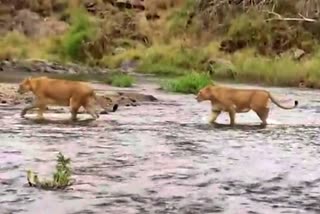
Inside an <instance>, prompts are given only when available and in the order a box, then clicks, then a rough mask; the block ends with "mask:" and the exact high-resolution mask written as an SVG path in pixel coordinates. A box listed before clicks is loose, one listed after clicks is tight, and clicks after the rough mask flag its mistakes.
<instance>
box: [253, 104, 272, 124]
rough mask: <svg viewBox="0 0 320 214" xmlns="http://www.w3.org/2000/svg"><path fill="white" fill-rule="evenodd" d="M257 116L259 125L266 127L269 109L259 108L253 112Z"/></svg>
mask: <svg viewBox="0 0 320 214" xmlns="http://www.w3.org/2000/svg"><path fill="white" fill-rule="evenodd" d="M254 111H255V112H256V113H257V115H258V116H259V118H260V120H261V121H262V123H261V125H263V126H266V125H267V119H268V116H269V108H266V107H261V108H258V109H255V110H254Z"/></svg>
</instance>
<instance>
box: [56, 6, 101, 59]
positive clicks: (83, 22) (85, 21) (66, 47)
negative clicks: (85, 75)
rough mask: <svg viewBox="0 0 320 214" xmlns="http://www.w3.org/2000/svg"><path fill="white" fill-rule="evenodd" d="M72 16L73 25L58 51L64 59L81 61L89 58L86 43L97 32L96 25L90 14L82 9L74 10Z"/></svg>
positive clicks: (58, 46)
mask: <svg viewBox="0 0 320 214" xmlns="http://www.w3.org/2000/svg"><path fill="white" fill-rule="evenodd" d="M71 18H72V19H71V27H70V29H69V31H68V32H67V33H66V35H65V36H64V37H63V38H62V39H61V42H60V43H59V44H58V45H57V47H56V51H57V53H58V54H59V55H60V57H61V59H63V60H71V61H80V62H81V61H83V60H85V59H86V58H87V56H86V53H85V50H84V44H85V42H87V41H89V39H90V38H91V37H92V36H93V35H94V34H95V27H94V23H93V22H92V21H90V17H89V15H88V14H87V13H86V12H85V11H83V10H81V9H77V10H74V11H73V12H72V15H71Z"/></svg>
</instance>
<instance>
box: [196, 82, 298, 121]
mask: <svg viewBox="0 0 320 214" xmlns="http://www.w3.org/2000/svg"><path fill="white" fill-rule="evenodd" d="M269 98H270V100H271V101H272V102H273V103H274V104H276V105H277V106H278V107H280V108H282V109H293V108H295V107H296V106H297V105H298V101H297V100H295V101H294V106H292V107H286V106H283V105H281V104H280V103H278V102H277V101H276V100H275V98H274V97H273V96H272V95H271V94H270V93H269V92H268V91H266V90H263V89H236V88H231V87H225V86H214V85H208V86H206V87H204V88H202V89H201V90H199V92H198V94H197V96H196V100H197V101H198V102H202V101H206V100H209V101H211V106H212V115H211V119H210V123H214V122H215V120H216V119H217V117H218V116H219V114H220V113H221V112H222V111H225V112H228V113H229V117H230V125H231V126H233V125H234V124H235V114H236V113H245V112H248V111H250V110H253V111H255V112H256V113H257V115H258V116H259V118H260V119H261V121H262V124H261V125H263V126H265V125H267V118H268V114H269V107H268V101H269Z"/></svg>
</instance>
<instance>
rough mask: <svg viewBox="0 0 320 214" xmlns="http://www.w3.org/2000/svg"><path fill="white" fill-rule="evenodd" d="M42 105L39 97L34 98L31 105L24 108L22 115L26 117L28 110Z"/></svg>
mask: <svg viewBox="0 0 320 214" xmlns="http://www.w3.org/2000/svg"><path fill="white" fill-rule="evenodd" d="M39 106H41V104H40V102H39V101H38V99H36V100H34V101H33V102H32V103H31V104H30V105H28V106H26V107H25V108H24V109H22V111H21V113H20V116H21V117H24V116H25V115H26V113H27V112H28V111H30V110H31V109H34V108H39Z"/></svg>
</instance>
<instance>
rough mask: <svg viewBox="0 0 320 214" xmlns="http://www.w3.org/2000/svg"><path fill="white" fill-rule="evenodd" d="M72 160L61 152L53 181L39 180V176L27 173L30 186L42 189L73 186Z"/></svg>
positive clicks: (29, 171) (30, 172)
mask: <svg viewBox="0 0 320 214" xmlns="http://www.w3.org/2000/svg"><path fill="white" fill-rule="evenodd" d="M70 162H71V160H70V158H65V157H64V156H63V155H62V154H61V152H59V154H58V155H57V164H56V171H55V172H54V173H53V179H52V180H41V181H40V180H39V178H38V175H37V174H36V173H35V172H33V171H31V170H28V171H27V180H28V183H29V185H30V186H32V187H37V188H41V189H50V190H54V189H65V188H66V187H68V186H70V185H72V184H73V183H74V180H73V179H71V169H70Z"/></svg>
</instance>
